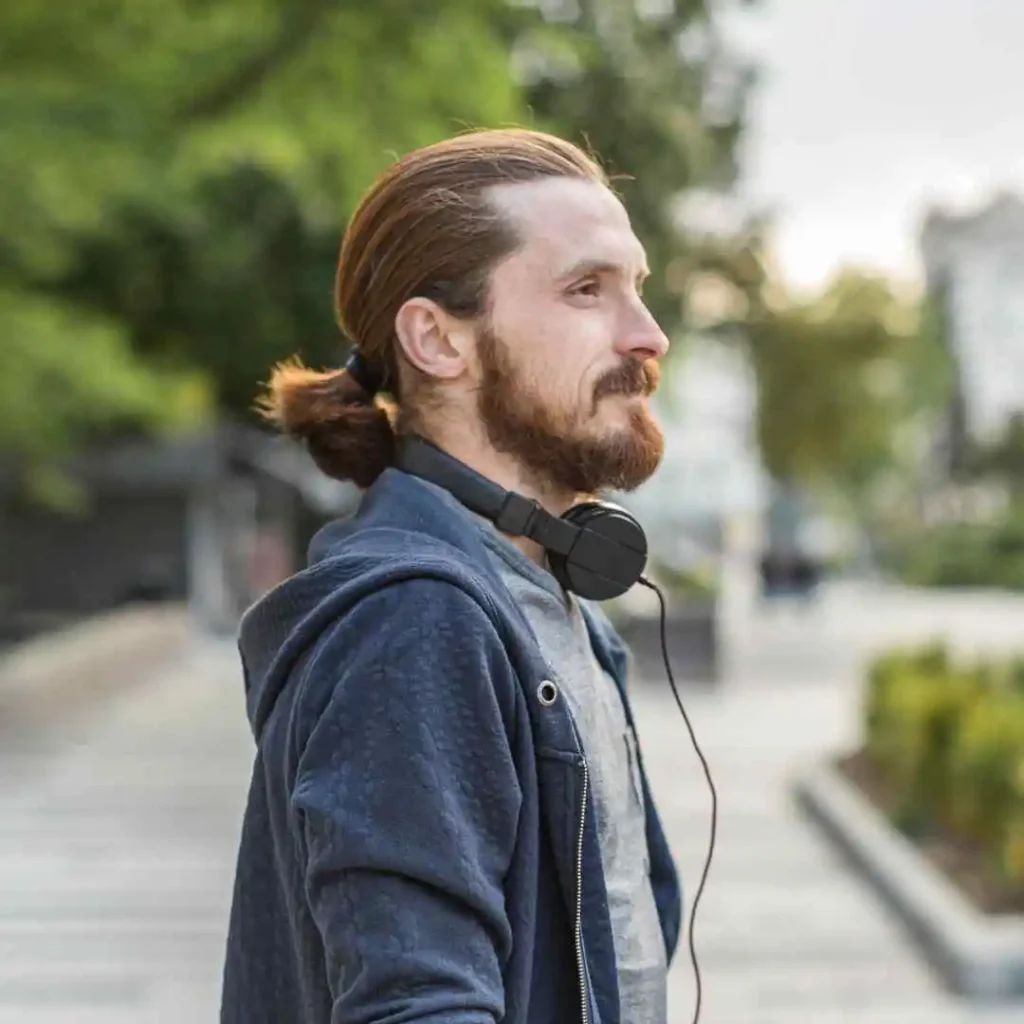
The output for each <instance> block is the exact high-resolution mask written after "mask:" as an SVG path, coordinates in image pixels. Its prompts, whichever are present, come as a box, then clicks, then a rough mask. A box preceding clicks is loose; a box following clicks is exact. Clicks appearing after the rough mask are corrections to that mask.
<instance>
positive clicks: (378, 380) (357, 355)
mask: <svg viewBox="0 0 1024 1024" xmlns="http://www.w3.org/2000/svg"><path fill="white" fill-rule="evenodd" d="M345 372H346V373H347V374H348V375H349V376H350V377H351V378H352V379H353V380H354V381H355V382H356V383H357V384H358V385H359V386H360V387H361V388H362V389H363V390H364V391H365V392H366V393H367V394H368V395H369V396H370V397H371V398H372V397H373V396H374V395H376V394H377V392H378V391H380V389H381V387H382V386H383V384H384V377H383V375H382V374H379V373H377V372H376V371H375V370H373V369H372V368H371V367H370V365H369V364H368V363H367V362H366V360H365V359H364V358H363V355H362V353H361V352H360V351H359V350H358V349H353V350H352V354H351V355H350V356H349V357H348V361H347V362H346V363H345Z"/></svg>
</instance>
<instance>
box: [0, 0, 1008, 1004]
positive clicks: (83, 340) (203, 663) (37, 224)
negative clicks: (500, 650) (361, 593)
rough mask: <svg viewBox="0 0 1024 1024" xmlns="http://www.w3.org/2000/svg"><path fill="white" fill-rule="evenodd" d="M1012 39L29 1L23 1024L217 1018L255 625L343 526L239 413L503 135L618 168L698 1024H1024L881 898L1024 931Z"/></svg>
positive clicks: (823, 3) (2, 126)
mask: <svg viewBox="0 0 1024 1024" xmlns="http://www.w3.org/2000/svg"><path fill="white" fill-rule="evenodd" d="M1022 35H1024V7H1021V6H1020V5H1018V4H1015V3H1012V2H1011V0H943V3H941V4H937V3H934V2H932V3H926V2H925V0H902V2H901V3H899V4H893V3H889V2H883V0H859V2H853V0H750V2H744V0H717V2H716V0H433V2H431V3H429V4H424V3H414V2H413V0H376V2H374V3H372V4H370V3H366V4H357V3H353V2H351V0H287V2H286V0H162V2H161V3H159V4H158V3H154V2H146V0H132V2H129V0H91V2H89V3H81V4H78V5H59V4H44V3H41V2H39V0H9V2H8V3H7V4H5V5H4V6H3V8H2V10H0V52H2V62H0V69H2V70H0V352H2V354H3V356H4V358H3V372H2V374H0V834H2V836H3V841H2V843H0V952H2V954H3V955H2V956H0V1022H2V1024H6V1022H8V1021H10V1022H12V1024H13V1022H18V1024H21V1022H24V1024H42V1022H43V1021H51V1020H53V1021H57V1020H60V1021H62V1022H76V1024H77V1022H83V1024H84V1022H91V1021H103V1022H105V1024H118V1022H120V1021H132V1022H133V1024H138V1022H148V1021H153V1022H156V1021H159V1022H161V1024H163V1022H189V1024H191V1022H194V1021H213V1020H215V1019H216V1017H217V1006H218V1001H219V992H218V988H219V972H220V966H221V957H222V946H223V938H224V931H225V927H226V914H227V907H228V903H229V900H230V895H231V884H232V877H233V871H234V857H235V850H236V844H237V838H238V826H239V822H240V815H241V808H242V805H243V802H244V798H245V791H246V787H247V784H248V773H249V769H250V764H251V757H252V740H251V737H250V736H249V735H248V732H247V726H246V723H245V719H244V708H243V702H242V680H241V673H240V668H239V666H238V664H237V657H236V655H235V652H234V647H233V639H232V638H233V634H234V630H235V629H236V627H237V623H238V618H239V615H240V614H241V612H242V611H243V610H244V609H245V608H246V607H247V606H248V605H249V604H250V603H251V602H252V601H253V600H255V599H256V598H258V597H259V596H260V595H261V594H262V593H264V592H265V591H266V590H267V589H268V588H269V587H271V586H273V585H274V584H275V583H277V582H279V581H280V580H282V579H284V578H285V577H287V576H288V575H289V574H291V573H292V572H294V571H296V569H298V568H299V567H300V566H301V565H302V564H303V563H304V560H305V549H306V545H307V542H308V540H309V538H310V537H311V535H312V534H313V533H314V532H315V530H316V529H317V528H318V527H319V526H320V525H322V524H323V523H324V522H326V521H328V520H330V519H332V518H335V517H337V516H340V515H347V514H350V513H351V511H352V509H353V508H354V506H355V503H356V502H357V500H358V494H357V493H356V492H354V491H353V490H351V489H350V488H348V487H346V486H344V485H340V484H334V483H332V482H331V481H329V480H327V479H326V478H324V477H323V476H321V475H320V474H319V473H318V472H317V471H316V470H315V469H314V467H313V466H312V463H311V462H310V461H309V460H308V458H307V457H306V456H305V455H304V454H303V453H302V452H301V451H300V450H298V449H297V448H296V447H294V446H293V445H291V444H290V443H288V442H286V441H284V440H282V439H280V438H277V437H274V436H272V435H270V434H268V433H267V432H265V431H264V430H262V429H261V427H260V425H259V423H258V421H257V420H256V418H255V417H254V415H253V414H252V411H251V407H252V402H253V399H254V397H255V395H256V393H257V392H258V389H259V386H260V382H261V381H263V380H264V379H265V378H266V375H267V371H268V368H269V367H270V365H271V364H272V363H273V362H275V361H276V360H279V359H281V358H284V357H286V356H288V355H291V354H292V353H300V354H301V355H302V356H303V358H304V360H305V361H306V362H307V363H310V364H311V365H336V364H338V363H339V362H340V361H342V360H343V359H344V356H345V352H344V351H343V349H342V347H341V341H340V339H339V337H338V334H337V331H336V329H335V326H334V320H333V312H332V305H331V287H332V280H333V273H334V265H335V259H336V255H337V250H338V245H339V242H340V238H341V235H342V232H343V230H344V226H345V223H346V221H347V218H348V216H349V214H350V212H351V211H352V209H353V208H354V206H355V204H356V202H357V201H358V199H359V196H360V195H361V193H362V191H363V190H364V189H365V188H366V187H367V186H368V185H369V183H370V182H371V180H372V179H373V177H374V176H375V175H376V174H377V173H378V172H379V171H380V170H381V169H383V168H384V167H385V166H386V165H387V164H388V163H389V162H390V161H391V160H393V159H394V158H395V157H396V156H397V155H398V154H400V153H402V152H405V151H407V150H408V149H411V148H414V147H416V146H418V145H421V144H424V143H428V142H430V141H433V140H436V139H438V138H442V137H445V136H449V135H451V134H453V133H455V132H457V131H460V130H463V129H465V128H469V127H476V126H503V125H509V124H518V125H529V126H533V127H536V128H540V129H544V130H550V131H553V132H556V133H558V134H560V135H562V136H564V137H566V138H569V139H572V140H574V141H577V142H585V143H587V144H589V146H591V147H592V148H593V149H594V150H595V151H596V152H597V153H598V154H599V155H600V157H601V158H602V160H603V162H604V163H605V165H606V166H607V168H608V169H609V170H610V171H611V172H612V173H613V174H615V175H623V176H624V177H622V179H621V180H620V181H619V182H618V188H619V190H620V191H621V193H622V195H623V198H624V200H625V202H626V204H627V207H628V208H629V210H630V213H631V216H632V218H633V221H634V225H635V227H636V230H637V232H638V234H639V235H640V237H641V239H642V240H643V242H644V244H645V245H646V247H647V250H648V254H649V259H650V262H651V266H652V268H653V270H654V274H653V277H652V278H651V280H650V282H649V291H648V292H647V294H648V296H649V298H650V302H651V305H652V308H653V309H654V311H655V313H656V314H657V316H658V317H659V319H660V321H661V323H662V325H663V326H664V328H665V330H666V332H667V333H668V334H669V335H670V337H671V338H672V340H673V347H672V350H671V353H670V356H669V358H668V361H667V366H666V373H665V376H664V383H663V386H662V389H661V391H660V392H659V395H658V396H657V403H658V407H659V412H660V416H661V420H662V423H663V425H664V427H665V431H666V434H667V441H668V443H667V455H666V459H665V462H664V464H663V466H662V468H661V469H660V470H659V471H658V473H657V474H656V476H655V477H654V478H653V479H652V480H651V481H650V482H649V483H648V484H646V485H644V487H642V488H641V489H640V490H639V491H637V492H636V493H634V494H631V495H623V496H621V500H622V501H623V502H624V503H626V504H628V505H630V506H632V507H633V508H634V509H635V510H636V511H637V513H638V514H639V515H641V517H642V518H643V520H644V522H645V525H646V526H647V528H648V532H649V536H650V540H651V561H650V570H651V573H652V575H654V576H655V577H656V578H657V579H658V580H660V582H661V583H662V584H664V585H665V586H666V588H667V590H668V592H669V597H670V600H669V625H670V630H669V634H670V635H669V647H670V649H671V653H672V655H673V661H674V665H675V667H676V675H677V677H678V678H679V680H680V682H681V684H682V686H683V688H684V699H686V701H687V703H688V706H689V707H690V709H691V713H692V716H693V718H694V721H695V725H696V726H697V729H698V733H699V735H700V736H701V738H702V739H703V740H704V745H705V748H706V752H707V754H708V757H709V760H710V761H711V765H712V769H713V770H714V771H715V774H716V780H717V781H718V786H719V796H720V801H721V822H720V829H719V836H718V846H719V849H718V860H717V861H716V863H715V866H714V867H713V869H712V872H711V876H710V880H709V889H708V892H707V895H706V897H705V898H704V900H703V901H702V903H701V907H700V913H699V915H698V928H697V945H698V952H699V953H700V954H701V956H702V962H703V964H704V973H705V1000H706V1002H705V1014H706V1016H705V1019H706V1020H709V1021H715V1022H727V1021H737V1022H738V1021H743V1022H745V1024H768V1022H774V1021H783V1020H785V1021H787V1022H790V1021H793V1020H799V1019H809V1020H814V1021H829V1020H834V1021H851V1022H855V1021H862V1020H863V1021H867V1020H869V1019H870V1020H871V1021H891V1022H894V1024H895V1022H899V1024H913V1022H915V1021H918V1020H920V1021H922V1022H923V1021H928V1022H933V1021H939V1022H943V1021H950V1022H952V1021H963V1022H968V1021H970V1022H973V1021H982V1020H985V1021H987V1020H996V1019H998V1020H1020V1021H1024V994H1017V993H1018V990H1019V989H1020V988H1021V987H1022V985H1021V982H1020V978H1021V977H1024V942H1022V943H1018V944H1017V945H1016V946H1014V945H1013V943H1009V945H1006V946H1005V948H1003V947H1000V948H1001V949H1002V952H1000V953H998V955H997V954H996V953H992V954H991V956H992V959H991V961H987V960H985V959H984V957H983V958H982V960H981V961H978V962H974V961H972V963H973V967H971V968H970V970H973V971H974V972H975V974H976V975H977V977H979V978H980V977H982V976H983V975H984V976H985V977H996V976H998V977H999V978H1002V979H1003V982H1001V983H1000V984H998V985H995V987H996V988H999V987H1000V985H1001V986H1002V988H1004V989H1006V991H1005V992H1003V996H1004V998H1002V1000H1001V1001H1000V1004H999V1005H992V1004H991V1000H989V1001H987V1002H985V1001H979V999H978V998H977V996H978V995H979V992H978V991H975V990H974V989H975V988H978V987H979V986H980V987H981V988H984V985H983V984H982V983H981V982H978V985H977V986H974V988H972V985H973V983H968V982H965V981H964V978H965V977H967V976H968V975H970V976H971V977H974V975H971V974H970V970H968V968H966V967H965V968H964V969H963V970H962V971H959V973H958V972H957V970H953V969H951V968H949V963H950V962H951V961H950V956H952V954H950V956H946V955H945V954H943V953H942V952H941V950H940V952H939V953H936V948H937V946H936V943H938V944H939V946H942V942H946V943H947V944H949V943H952V944H953V946H955V945H956V941H957V940H955V939H952V938H949V934H953V933H952V932H950V933H948V934H947V933H943V934H946V938H945V939H942V941H941V942H940V940H939V939H937V938H935V937H934V936H933V937H932V939H931V940H929V939H928V938H927V936H928V934H929V933H928V930H927V928H925V929H923V932H922V928H921V927H918V928H917V929H916V930H913V929H909V928H908V927H907V926H906V924H905V920H906V918H907V917H908V914H909V915H910V916H913V915H912V914H910V912H908V911H906V909H905V904H906V902H907V900H908V899H909V897H907V898H906V899H903V898H901V897H899V896H898V895H897V896H893V895H892V893H894V892H897V893H898V892H899V891H903V890H900V885H901V884H902V885H904V888H905V889H906V891H910V890H914V891H918V890H920V891H922V892H923V891H924V890H925V889H927V891H928V892H929V893H931V897H930V898H932V899H933V903H935V902H936V901H937V902H938V903H943V901H945V903H944V904H943V905H947V904H949V905H952V906H954V907H955V908H957V912H958V913H959V914H960V917H959V918H957V920H962V921H963V922H965V923H964V924H963V928H964V929H968V928H974V929H975V930H977V929H978V928H981V929H985V928H991V927H995V925H993V922H997V924H998V922H1002V923H1003V924H1004V925H1005V924H1006V923H1007V921H1010V922H1011V926H1013V925H1015V923H1016V922H1018V921H1019V918H1018V917H1017V914H1018V913H1019V912H1020V911H1021V908H1022V907H1024V772H1022V770H1021V766H1022V765H1024V696H1022V695H1024V683H1022V680H1024V669H1022V668H1021V664H1022V662H1021V661H1020V660H1019V658H1020V655H1019V654H1018V651H1017V647H1016V646H1015V645H1020V646H1021V647H1024V641H1022V640H1021V638H1020V632H1021V625H1022V623H1024V618H1022V617H1021V610H1024V599H1022V597H1021V593H1022V591H1024V297H1022V296H1024V146H1022V143H1021V139H1022V137H1024V131H1022V129H1024V114H1022V113H1021V108H1020V104H1019V97H1020V96H1021V95H1024V64H1022V63H1021V62H1020V60H1019V52H1018V51H1019V46H1018V41H1019V40H1020V39H1021V38H1022ZM610 612H611V614H612V615H613V617H614V618H615V620H616V622H617V624H618V626H619V628H620V629H621V631H622V633H623V635H624V636H625V637H626V638H627V639H628V640H629V641H630V643H631V645H632V648H633V651H634V655H635V663H636V664H635V675H636V681H635V684H634V692H635V694H636V696H635V700H636V702H637V710H638V716H639V719H640V730H641V739H642V741H643V743H644V746H645V750H647V751H648V753H647V760H648V762H649V769H650V771H651V774H652V776H653V778H654V784H655V791H656V795H657V796H658V799H659V806H660V808H661V810H662V814H663V816H664V818H665V819H666V824H667V827H668V830H669V833H670V836H671V838H672V840H673V843H674V845H675V847H676V849H677V850H678V853H679V859H680V866H681V869H682V872H683V876H684V881H685V885H686V892H687V904H688V906H690V905H692V898H693V895H694V891H695V888H696V883H697V880H698V878H699V872H700V867H701V863H702V859H703V853H704V847H705V844H706V840H707V827H708V820H707V815H708V810H709V802H708V797H707V794H706V792H705V790H704V788H703V786H704V782H703V777H702V773H701V770H700V766H699V763H698V762H697V760H696V758H695V757H694V756H693V754H692V753H691V752H690V751H689V750H688V749H687V746H686V737H685V732H684V731H683V726H682V723H681V722H680V721H678V720H677V718H675V717H673V716H674V715H675V708H674V705H673V704H672V702H671V695H670V693H669V691H668V688H667V686H666V685H665V683H664V680H663V676H662V669H661V668H660V647H659V646H658V636H657V632H656V626H657V619H656V615H655V612H656V609H655V608H652V607H651V606H650V604H648V603H647V601H646V599H645V598H644V597H643V596H641V595H630V596H628V597H627V598H626V599H623V600H622V601H620V602H618V603H617V604H616V605H615V606H613V607H611V608H610ZM830 801H831V802H830ZM844 801H845V802H844ZM844 807H845V808H847V810H849V808H850V807H853V808H854V810H853V811H850V813H849V814H847V815H846V817H845V818H844V817H843V813H842V808H844ZM858 815H859V817H858ZM858 823H859V824H858ZM823 826H824V827H823ZM858 829H859V830H860V831H858ZM869 835H870V836H874V837H875V838H874V840H872V841H873V842H874V844H875V845H874V846H871V843H869V842H868V839H866V838H865V836H869ZM887 844H888V845H887ZM869 846H870V847H871V850H873V851H874V852H873V853H872V852H870V851H869V853H864V852H863V851H864V850H867V849H868V847H869ZM855 849H859V850H861V855H859V856H858V857H855V858H854V861H856V863H853V862H851V859H850V857H849V854H850V852H851V850H855ZM893 850H896V851H897V854H892V851H893ZM893 857H896V859H897V860H900V862H901V863H903V864H904V865H905V866H906V865H909V867H908V868H907V870H906V871H904V876H906V877H903V881H902V882H897V881H894V880H893V879H894V878H895V876H894V875H893V876H892V877H890V875H891V871H890V875H886V871H887V870H890V869H888V868H886V867H885V866H884V865H885V864H889V863H890V862H893ZM886 858H888V860H887V859H886ZM892 870H895V869H892ZM907 872H909V875H908V874H907ZM883 876H884V877H883ZM901 877H902V876H901ZM880 879H881V880H880ZM908 879H909V880H908ZM915 879H916V881H915ZM880 893H882V894H883V895H880ZM886 893H887V894H888V895H884V894H886ZM921 898H922V899H924V898H925V897H921ZM901 907H903V908H904V909H903V910H901ZM937 913H938V912H936V914H937ZM920 914H925V916H927V913H926V911H925V910H920V909H919V911H918V916H920ZM947 917H948V915H947ZM950 920H952V918H950ZM951 927H952V926H951ZM1021 930H1022V931H1024V929H1021ZM947 931H948V929H947ZM953 931H954V932H955V928H954V929H953ZM912 933H913V937H912ZM922 934H924V936H925V937H924V938H922V937H921V936H922ZM942 948H943V949H945V947H944V946H943V947H942ZM950 948H952V947H950ZM1008 950H1009V951H1008ZM1000 958H1001V959H1000ZM953 959H954V960H955V957H954V958H953ZM933 964H935V965H938V966H937V967H933V966H931V965H933ZM943 965H945V966H943ZM986 971H988V974H987V975H986V974H985V972H986ZM965 972H966V973H965ZM993 972H995V973H993ZM1000 972H1002V973H1000ZM951 979H952V980H951ZM956 979H959V980H956ZM1012 979H1017V980H1012ZM692 997H693V978H692V975H691V972H690V964H689V962H688V957H687V955H686V951H685V949H681V950H680V955H679V956H678V957H677V960H676V963H675V965H674V967H673V969H672V991H671V1011H672V1020H673V1021H679V1022H682V1021H687V1020H689V1019H690V1013H691V1000H692Z"/></svg>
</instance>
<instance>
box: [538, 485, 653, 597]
mask: <svg viewBox="0 0 1024 1024" xmlns="http://www.w3.org/2000/svg"><path fill="white" fill-rule="evenodd" d="M562 518H563V519H564V520H566V521H567V522H569V523H571V524H572V525H573V526H575V527H576V528H577V529H579V531H580V535H579V537H578V539H577V540H576V543H575V544H573V546H572V550H571V551H570V552H569V553H568V554H567V555H558V554H555V553H553V552H549V553H548V566H549V568H550V570H551V574H552V575H553V576H554V577H555V579H557V580H558V582H559V583H560V584H561V586H562V587H563V588H564V589H566V590H568V591H569V592H570V593H573V594H576V595H577V596H578V597H582V598H584V599H585V600H588V601H607V600H609V599H611V598H613V597H621V596H622V595H623V594H624V593H626V591H627V590H629V588H630V587H632V586H633V585H634V584H635V583H636V581H637V580H638V579H640V576H641V575H642V574H643V571H644V568H645V566H646V564H647V536H646V534H645V533H644V529H643V527H642V526H641V525H640V523H639V522H637V520H636V519H635V518H634V517H633V516H632V515H631V514H630V513H629V512H627V511H626V510H625V509H624V508H620V507H619V506H618V505H612V504H610V503H607V502H601V501H588V502H584V503H582V504H580V505H573V507H572V508H570V509H569V510H568V511H567V512H566V513H565V514H564V515H563V516H562Z"/></svg>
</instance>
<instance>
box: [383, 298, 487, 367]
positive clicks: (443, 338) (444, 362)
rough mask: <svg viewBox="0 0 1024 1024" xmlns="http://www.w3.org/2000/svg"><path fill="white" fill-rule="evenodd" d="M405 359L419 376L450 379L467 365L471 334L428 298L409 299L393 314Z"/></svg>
mask: <svg viewBox="0 0 1024 1024" xmlns="http://www.w3.org/2000/svg"><path fill="white" fill-rule="evenodd" d="M395 334H396V336H397V337H398V343H399V345H401V347H402V352H403V353H404V354H405V358H406V359H407V360H408V361H409V362H410V363H411V364H412V365H413V366H415V367H416V369H417V370H419V371H420V372H421V373H425V374H427V376H429V377H436V378H438V379H439V380H453V379H454V378H456V377H458V376H459V375H460V374H462V373H463V372H464V371H465V370H466V368H467V367H468V366H469V359H470V358H471V350H472V343H473V335H472V331H471V330H470V329H469V327H468V326H467V325H466V324H464V323H462V322H461V321H460V320H457V319H456V318H455V317H453V316H452V315H451V314H450V313H447V312H445V310H443V309H442V308H441V307H440V306H439V305H438V304H437V303H436V302H434V301H432V300H431V299H424V298H419V297H417V298H412V299H408V300H407V301H406V302H405V303H403V304H402V307H401V308H400V309H399V310H398V313H397V314H396V315H395Z"/></svg>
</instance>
